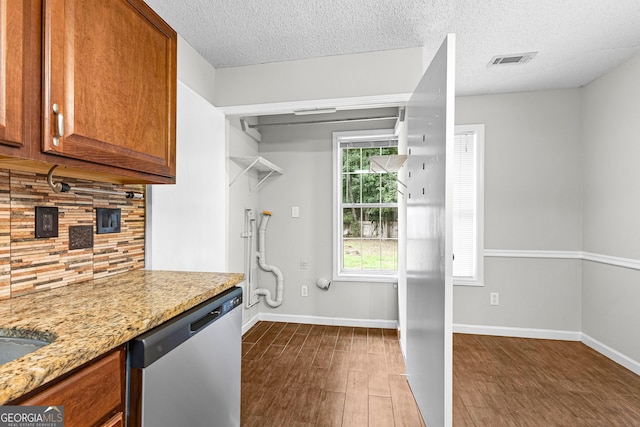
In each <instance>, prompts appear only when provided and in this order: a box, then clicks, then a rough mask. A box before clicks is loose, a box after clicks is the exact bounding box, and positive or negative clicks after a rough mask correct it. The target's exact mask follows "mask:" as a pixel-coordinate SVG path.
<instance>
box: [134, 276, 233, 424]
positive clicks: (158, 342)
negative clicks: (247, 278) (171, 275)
mask: <svg viewBox="0 0 640 427" xmlns="http://www.w3.org/2000/svg"><path fill="white" fill-rule="evenodd" d="M241 306H242V289H241V288H238V287H235V288H231V289H229V290H227V291H226V292H224V293H223V294H221V295H218V296H217V297H215V298H213V299H210V300H208V301H206V302H204V303H202V304H200V305H198V306H197V307H194V308H193V309H191V310H189V311H187V312H185V313H183V314H182V315H180V316H178V317H176V318H174V319H172V320H169V321H168V322H166V323H164V324H163V325H161V326H158V327H157V328H155V329H152V330H150V331H149V332H147V333H145V334H143V335H141V336H139V337H137V338H135V339H134V340H132V341H131V342H130V343H129V369H128V372H129V375H128V381H129V424H128V425H129V426H143V427H177V426H190V427H198V426H201V427H218V426H219V427H232V426H239V425H240V364H241V356H242V325H241V323H242V309H241V308H240V307H241Z"/></svg>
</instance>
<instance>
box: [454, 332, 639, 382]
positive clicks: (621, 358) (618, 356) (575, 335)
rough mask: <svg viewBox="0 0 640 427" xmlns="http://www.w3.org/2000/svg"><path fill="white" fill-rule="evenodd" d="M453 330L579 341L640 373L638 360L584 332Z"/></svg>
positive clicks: (637, 373) (479, 333)
mask: <svg viewBox="0 0 640 427" xmlns="http://www.w3.org/2000/svg"><path fill="white" fill-rule="evenodd" d="M453 332H455V333H460V334H476V335H495V336H500V337H516V338H537V339H547V340H565V341H581V342H582V343H583V344H585V345H587V346H589V347H591V348H592V349H594V350H595V351H597V352H598V353H600V354H602V355H603V356H606V357H608V358H609V359H611V360H613V361H614V362H616V363H617V364H619V365H621V366H624V367H625V368H627V369H628V370H630V371H631V372H633V373H635V374H636V375H640V362H638V361H636V360H633V359H632V358H630V357H628V356H626V355H624V354H622V353H620V352H619V351H617V350H615V349H613V348H611V347H609V346H608V345H606V344H603V343H601V342H600V341H598V340H596V339H594V338H592V337H590V336H589V335H587V334H585V333H584V332H576V331H558V330H552V329H531V328H511V327H503V326H483V325H464V324H454V325H453Z"/></svg>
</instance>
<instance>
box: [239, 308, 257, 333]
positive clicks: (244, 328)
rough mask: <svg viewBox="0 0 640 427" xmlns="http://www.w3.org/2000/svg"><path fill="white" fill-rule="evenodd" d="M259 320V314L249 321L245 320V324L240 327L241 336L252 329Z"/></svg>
mask: <svg viewBox="0 0 640 427" xmlns="http://www.w3.org/2000/svg"><path fill="white" fill-rule="evenodd" d="M259 320H260V313H258V314H256V315H255V316H253V317H252V318H251V319H249V320H247V321H246V323H244V324H243V325H242V335H244V334H245V333H246V332H247V331H248V330H249V329H251V328H252V327H253V325H255V324H256V323H258V321H259Z"/></svg>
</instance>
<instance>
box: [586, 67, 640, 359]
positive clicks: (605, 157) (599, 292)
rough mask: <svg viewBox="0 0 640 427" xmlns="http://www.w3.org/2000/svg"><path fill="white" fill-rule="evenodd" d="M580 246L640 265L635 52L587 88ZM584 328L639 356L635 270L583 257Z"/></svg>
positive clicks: (639, 280) (639, 97)
mask: <svg viewBox="0 0 640 427" xmlns="http://www.w3.org/2000/svg"><path fill="white" fill-rule="evenodd" d="M582 110H583V121H582V135H583V146H584V150H583V156H584V174H583V182H584V189H583V199H584V220H583V221H584V227H583V248H584V250H585V251H587V252H591V253H597V254H601V255H607V256H612V257H622V258H629V259H633V260H636V262H637V264H639V265H640V262H638V260H640V245H639V244H638V242H640V225H639V223H638V219H639V218H640V167H638V163H639V162H638V159H640V144H639V143H638V141H639V140H640V139H639V137H638V135H640V120H638V113H639V112H640V55H636V56H635V57H634V58H632V59H631V60H629V61H628V62H626V63H625V64H623V65H621V66H619V67H618V68H616V69H615V70H613V71H611V72H609V73H607V74H606V75H605V76H603V77H601V78H600V79H598V80H596V81H594V82H592V83H591V84H589V85H588V86H586V87H585V88H584V95H583V103H582ZM582 276H583V293H582V305H583V315H582V331H583V332H584V333H585V334H587V335H589V336H590V337H592V338H594V339H595V340H598V341H599V342H601V343H603V344H605V345H607V346H609V347H612V348H613V349H615V350H617V351H619V352H621V353H623V354H625V355H626V356H628V357H630V358H632V359H634V360H635V361H637V363H640V340H638V339H637V337H638V335H637V332H636V328H637V325H640V310H638V305H637V302H638V301H640V271H638V270H637V269H629V268H624V267H617V266H611V265H605V264H600V263H595V262H589V261H585V262H584V267H583V274H582Z"/></svg>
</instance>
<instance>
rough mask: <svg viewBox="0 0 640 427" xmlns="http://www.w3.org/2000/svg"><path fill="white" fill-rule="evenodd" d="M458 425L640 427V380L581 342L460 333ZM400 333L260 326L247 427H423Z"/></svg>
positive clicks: (251, 357)
mask: <svg viewBox="0 0 640 427" xmlns="http://www.w3.org/2000/svg"><path fill="white" fill-rule="evenodd" d="M453 354H454V356H453V425H454V426H456V427H458V426H461V427H466V426H469V427H480V426H533V427H536V426H540V427H548V426H640V377H639V376H637V375H635V374H634V373H632V372H630V371H628V370H626V369H625V368H623V367H621V366H620V365H618V364H616V363H614V362H612V361H611V360H609V359H607V358H606V357H604V356H603V355H601V354H599V353H597V352H596V351H594V350H592V349H591V348H589V347H587V346H585V345H584V344H582V343H580V342H571V341H551V340H533V339H523V338H509V337H493V336H482V335H464V334H454V351H453ZM404 372H405V366H404V361H403V359H402V353H401V352H400V346H399V344H398V340H397V338H396V336H395V333H394V331H391V330H383V329H364V328H344V327H332V326H317V325H301V324H293V323H272V322H259V323H258V324H256V325H255V326H254V327H253V328H252V329H251V330H250V331H248V332H247V333H246V334H245V335H244V336H243V358H242V418H241V422H242V426H243V427H249V426H260V427H262V426H279V427H280V426H286V427H288V426H345V427H351V426H380V427H388V426H416V427H418V426H424V423H423V422H422V419H421V418H420V415H419V413H418V410H417V407H416V405H415V401H414V399H413V396H412V394H411V390H410V389H409V386H408V384H407V381H406V379H405V377H404V376H403V375H402V374H403V373H404Z"/></svg>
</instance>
